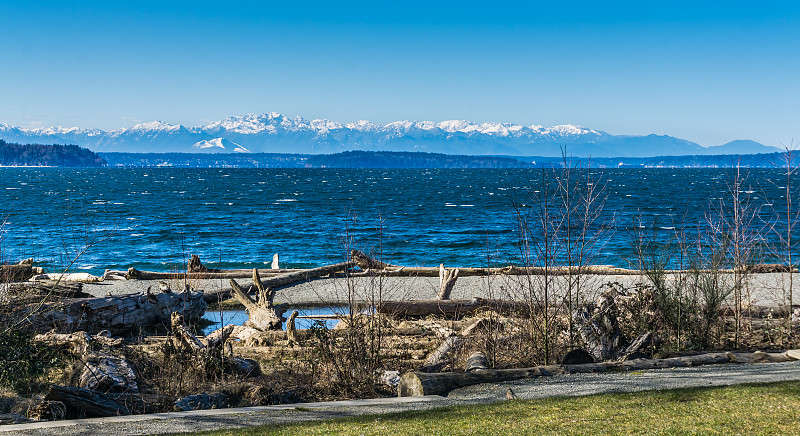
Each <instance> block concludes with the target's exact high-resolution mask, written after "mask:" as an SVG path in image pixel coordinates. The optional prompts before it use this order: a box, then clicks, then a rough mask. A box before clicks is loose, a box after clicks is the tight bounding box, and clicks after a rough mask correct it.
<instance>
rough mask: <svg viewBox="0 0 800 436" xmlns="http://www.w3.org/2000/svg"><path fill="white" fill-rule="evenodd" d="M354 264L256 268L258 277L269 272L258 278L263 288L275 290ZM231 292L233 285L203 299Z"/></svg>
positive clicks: (206, 294) (225, 296) (338, 270)
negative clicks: (279, 268) (308, 267)
mask: <svg viewBox="0 0 800 436" xmlns="http://www.w3.org/2000/svg"><path fill="white" fill-rule="evenodd" d="M354 265H355V264H354V263H352V262H342V263H335V264H333V265H325V266H321V267H318V268H312V269H303V270H258V274H259V277H261V275H262V273H263V272H264V271H266V272H267V273H268V274H270V276H269V277H267V278H264V279H261V278H260V279H259V280H260V282H261V285H262V286H263V287H264V288H272V289H275V290H277V289H280V288H281V287H284V286H289V285H293V284H295V283H302V282H307V281H309V280H313V279H317V278H320V277H324V276H327V275H331V274H335V273H337V272H341V271H347V270H348V269H350V268H352V267H353V266H354ZM276 271H277V272H279V274H277V275H276V274H275V273H276ZM281 271H288V272H285V273H280V272H281ZM252 272H253V270H250V274H251V275H252ZM237 285H238V283H237ZM240 289H241V287H240ZM232 293H233V285H231V287H230V288H226V289H220V290H217V291H209V292H206V293H205V299H206V301H207V302H209V303H211V302H216V301H219V300H225V299H227V298H229V297H230V296H231V295H232Z"/></svg>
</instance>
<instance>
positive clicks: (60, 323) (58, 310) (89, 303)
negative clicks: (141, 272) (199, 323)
mask: <svg viewBox="0 0 800 436" xmlns="http://www.w3.org/2000/svg"><path fill="white" fill-rule="evenodd" d="M31 310H35V313H33V314H32V315H31V316H30V317H29V319H28V321H29V323H30V324H29V325H27V327H29V328H31V329H32V330H34V331H37V332H47V331H50V330H51V329H55V330H56V331H57V332H75V331H78V330H84V331H87V332H89V333H95V332H99V331H102V330H108V331H109V332H110V333H111V334H113V335H122V334H126V333H131V332H136V331H137V330H139V329H141V328H147V327H151V326H169V325H170V323H171V315H172V313H173V312H179V313H181V314H183V316H184V317H186V319H199V318H200V317H202V316H203V314H204V313H205V310H206V302H205V300H203V293H201V292H181V293H159V294H149V295H145V294H133V295H125V296H118V297H102V298H77V299H68V300H64V301H62V302H59V303H48V304H45V305H43V306H36V307H34V308H32V309H31Z"/></svg>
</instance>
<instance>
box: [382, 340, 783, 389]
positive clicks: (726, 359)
mask: <svg viewBox="0 0 800 436" xmlns="http://www.w3.org/2000/svg"><path fill="white" fill-rule="evenodd" d="M792 360H794V359H792V358H791V357H789V356H788V355H787V353H786V352H781V353H764V352H763V351H762V352H755V353H737V352H727V353H724V352H721V353H707V354H699V355H695V356H683V357H672V358H668V359H636V360H628V361H624V362H604V363H585V364H576V365H544V366H536V367H533V368H521V369H488V370H477V371H472V372H442V373H426V372H409V373H406V374H403V376H402V377H401V378H400V383H399V384H398V385H397V393H398V396H401V397H409V396H420V395H444V394H447V393H448V392H450V391H452V390H454V389H458V388H460V387H464V386H470V385H474V384H479V383H496V382H502V381H509V380H518V379H523V378H536V377H545V376H550V375H558V374H578V373H592V372H609V371H641V370H645V369H664V368H677V367H692V366H701V365H712V364H721V363H760V362H788V361H792Z"/></svg>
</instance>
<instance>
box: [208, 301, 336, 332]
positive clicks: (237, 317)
mask: <svg viewBox="0 0 800 436" xmlns="http://www.w3.org/2000/svg"><path fill="white" fill-rule="evenodd" d="M297 312H298V314H299V315H300V316H309V315H343V314H346V313H347V310H346V308H343V307H314V308H300V309H298V310H297ZM289 313H290V312H287V313H285V314H284V316H286V317H287V318H288V316H289ZM247 318H248V317H247V312H245V311H244V310H230V309H228V310H223V311H221V312H220V311H219V310H208V311H206V313H205V314H204V315H203V319H206V320H208V321H211V323H212V324H210V325H208V326H207V327H205V328H204V329H203V334H204V335H207V334H209V333H211V332H213V331H214V330H217V329H219V328H220V327H222V326H223V325H242V324H244V323H245V321H247ZM315 323H316V324H317V325H319V326H322V325H324V326H325V327H327V328H329V329H332V328H334V327H336V324H338V323H339V320H338V319H317V320H315V319H307V318H297V319H295V321H294V325H295V328H298V329H308V328H311V326H312V325H314V324H315ZM283 329H284V330H286V324H285V323H284V324H283Z"/></svg>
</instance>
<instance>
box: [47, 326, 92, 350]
mask: <svg viewBox="0 0 800 436" xmlns="http://www.w3.org/2000/svg"><path fill="white" fill-rule="evenodd" d="M33 340H34V342H41V343H43V344H47V345H50V346H58V347H60V346H66V347H69V349H70V351H71V352H73V353H75V354H78V355H82V354H84V353H85V352H86V351H87V350H88V349H89V343H90V342H91V341H92V338H91V336H89V335H88V334H87V333H86V332H84V331H79V332H74V333H57V332H55V331H49V332H47V333H43V334H38V335H36V336H34V337H33Z"/></svg>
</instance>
